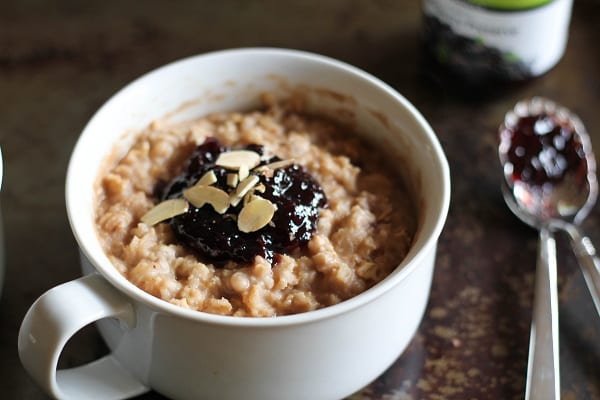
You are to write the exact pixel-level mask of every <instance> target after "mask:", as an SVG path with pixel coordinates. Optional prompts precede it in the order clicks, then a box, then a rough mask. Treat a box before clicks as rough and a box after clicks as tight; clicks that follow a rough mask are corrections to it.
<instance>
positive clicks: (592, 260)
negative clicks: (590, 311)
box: [564, 224, 600, 314]
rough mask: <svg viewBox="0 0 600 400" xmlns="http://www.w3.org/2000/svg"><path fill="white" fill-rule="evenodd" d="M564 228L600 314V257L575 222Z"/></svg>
mask: <svg viewBox="0 0 600 400" xmlns="http://www.w3.org/2000/svg"><path fill="white" fill-rule="evenodd" d="M564 230H565V231H566V232H567V234H568V235H569V238H570V239H571V245H572V246H573V251H574V253H575V255H576V256H577V260H578V261H579V266H580V267H581V272H582V273H583V277H584V278H585V283H586V284H587V287H588V289H589V291H590V295H591V296H592V300H593V301H594V305H595V306H596V311H597V312H598V314H600V259H599V258H598V256H597V255H596V249H595V248H594V245H593V244H592V241H591V240H590V238H589V237H587V236H585V235H583V234H582V233H581V231H580V230H579V228H578V227H577V226H576V225H573V224H567V225H565V226H564Z"/></svg>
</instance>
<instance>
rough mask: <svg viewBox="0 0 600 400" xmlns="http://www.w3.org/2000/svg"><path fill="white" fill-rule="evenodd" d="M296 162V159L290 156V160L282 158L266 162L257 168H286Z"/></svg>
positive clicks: (260, 169)
mask: <svg viewBox="0 0 600 400" xmlns="http://www.w3.org/2000/svg"><path fill="white" fill-rule="evenodd" d="M293 164H294V159H292V158H290V159H288V160H280V161H275V162H272V163H269V164H265V165H261V166H260V167H258V168H256V171H263V170H265V171H266V170H269V169H271V170H276V169H280V168H286V167H289V166H290V165H293Z"/></svg>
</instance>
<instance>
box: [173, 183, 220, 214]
mask: <svg viewBox="0 0 600 400" xmlns="http://www.w3.org/2000/svg"><path fill="white" fill-rule="evenodd" d="M183 197H185V198H186V199H187V200H188V201H189V202H190V203H192V204H193V205H194V207H197V208H200V207H202V206H204V205H205V204H206V203H208V204H210V205H211V206H212V207H213V208H214V209H215V211H216V212H218V213H219V214H223V213H224V212H225V211H227V209H228V208H229V195H228V194H227V192H225V191H223V190H221V189H219V188H216V187H214V186H204V185H194V186H192V187H191V188H189V189H186V190H184V191H183Z"/></svg>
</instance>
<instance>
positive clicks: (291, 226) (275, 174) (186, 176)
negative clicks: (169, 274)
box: [157, 138, 327, 262]
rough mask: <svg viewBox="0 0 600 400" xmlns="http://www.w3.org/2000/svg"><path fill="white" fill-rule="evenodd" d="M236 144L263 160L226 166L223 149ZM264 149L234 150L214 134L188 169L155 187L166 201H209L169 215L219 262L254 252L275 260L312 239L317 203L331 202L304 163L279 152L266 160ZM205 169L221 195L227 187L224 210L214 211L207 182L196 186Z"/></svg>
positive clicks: (181, 235) (186, 238)
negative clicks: (287, 159)
mask: <svg viewBox="0 0 600 400" xmlns="http://www.w3.org/2000/svg"><path fill="white" fill-rule="evenodd" d="M238 150H249V151H251V152H255V153H257V154H258V155H259V156H261V159H260V162H259V163H258V165H251V166H250V167H249V168H248V166H240V167H239V171H232V170H231V166H230V165H228V166H227V168H225V167H223V166H220V165H219V155H221V154H222V153H229V154H228V156H231V152H236V151H238ZM239 153H240V155H245V156H247V155H248V154H241V153H245V152H239ZM263 154H264V149H263V147H262V146H259V145H249V146H246V147H245V148H243V149H235V150H232V149H229V148H227V147H225V146H222V145H221V144H220V143H219V142H218V141H217V140H216V139H214V138H208V139H206V140H205V142H204V143H203V144H201V145H200V146H198V147H197V148H196V149H195V150H194V152H193V154H192V156H191V158H190V159H189V163H188V166H187V169H186V170H185V172H184V173H183V174H182V175H180V176H178V177H176V178H175V179H173V180H172V181H171V182H170V183H168V184H167V185H166V187H165V188H160V189H159V190H157V191H162V194H161V195H160V197H161V198H160V200H163V201H164V200H168V199H178V198H184V197H185V198H186V199H187V200H189V201H190V202H191V203H194V201H199V203H197V204H201V203H202V201H203V200H206V201H207V202H206V203H205V204H203V205H201V206H194V205H193V204H190V207H189V209H188V210H187V211H186V212H184V213H181V214H179V215H176V216H174V217H173V218H171V219H170V224H171V227H172V229H173V232H174V233H175V236H176V238H177V239H178V240H179V241H180V242H182V243H184V244H185V245H187V246H188V247H190V248H192V249H194V250H196V251H197V252H198V254H200V255H202V256H204V257H206V258H208V259H210V260H211V261H215V262H225V261H229V260H232V261H238V262H251V261H252V260H254V257H255V256H261V257H263V258H265V259H266V260H267V261H269V262H273V261H274V260H276V259H277V258H278V257H276V255H277V254H285V253H289V252H291V251H293V250H294V249H296V248H298V247H300V246H302V245H304V244H306V243H307V242H308V241H309V240H310V239H311V237H312V235H313V234H314V232H315V230H316V227H317V222H318V218H319V208H322V207H326V206H327V199H326V197H325V193H324V192H323V190H322V188H321V187H320V186H319V184H318V183H317V182H316V181H315V179H314V178H313V177H312V176H311V175H310V174H309V173H308V172H307V171H306V170H305V169H304V168H303V167H301V166H299V165H297V164H295V163H293V162H285V161H282V160H281V159H279V158H278V157H270V158H268V159H266V160H265V159H264V157H263ZM229 158H231V157H229ZM241 158H243V157H241ZM246 158H247V157H246ZM224 164H225V163H224ZM227 164H229V162H228V163H227ZM244 169H246V171H244ZM211 171H212V173H211ZM207 173H208V174H210V175H211V176H210V178H211V179H210V180H209V182H210V181H213V180H214V178H216V181H214V182H212V183H210V186H211V191H212V192H218V193H216V194H219V195H221V196H222V195H223V193H222V192H225V193H226V194H227V195H228V196H229V198H230V199H231V201H230V204H229V206H228V208H227V209H226V210H225V211H224V212H218V211H216V209H218V208H219V207H216V202H215V201H213V199H212V197H210V196H212V195H214V194H215V193H212V192H211V193H210V196H209V195H208V193H207V194H206V198H204V197H203V193H202V190H204V188H200V190H196V189H197V186H196V188H193V187H194V186H195V185H196V183H197V182H198V181H199V180H200V179H201V178H202V177H203V176H205V175H206V174H207ZM213 173H214V177H213V176H212V174H213ZM234 173H235V174H238V175H239V179H238V177H236V178H235V179H232V174H234ZM245 175H248V176H245ZM232 182H236V185H232ZM234 186H235V187H234ZM190 188H192V189H190ZM217 189H218V190H217ZM194 190H196V191H197V192H200V193H199V195H198V196H196V195H197V194H198V193H191V192H192V191H194ZM191 194H194V196H196V197H193V196H191ZM236 196H237V197H236ZM256 199H258V202H256V203H254V204H253V206H252V207H249V208H247V209H246V211H245V212H244V213H242V214H243V215H242V216H241V215H240V212H241V211H242V210H243V209H244V207H246V206H247V204H248V202H252V201H253V200H256ZM210 201H213V203H215V206H213V204H212V203H210ZM256 210H258V211H256ZM273 210H275V211H274V212H273ZM221 211H222V210H221ZM249 211H251V212H249ZM260 212H263V213H266V214H264V215H263V214H260ZM252 213H254V214H255V215H252ZM257 213H258V214H257ZM248 215H250V217H248ZM265 216H266V218H267V219H265V218H264V217H265ZM242 217H243V218H246V220H245V221H244V223H243V224H241V223H239V222H241V221H238V219H239V218H242ZM261 218H262V220H261ZM256 224H258V225H256ZM240 226H244V227H245V229H244V230H252V229H253V228H250V229H247V228H248V227H253V226H255V227H257V228H258V229H256V230H254V231H250V232H243V231H242V230H240Z"/></svg>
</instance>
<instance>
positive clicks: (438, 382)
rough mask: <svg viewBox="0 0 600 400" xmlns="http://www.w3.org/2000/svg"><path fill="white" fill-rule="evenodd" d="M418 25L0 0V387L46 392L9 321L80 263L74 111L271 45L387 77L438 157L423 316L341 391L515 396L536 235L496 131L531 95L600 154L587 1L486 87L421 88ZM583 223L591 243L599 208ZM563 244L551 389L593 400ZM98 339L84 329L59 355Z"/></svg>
mask: <svg viewBox="0 0 600 400" xmlns="http://www.w3.org/2000/svg"><path fill="white" fill-rule="evenodd" d="M420 33H421V4H420V2H419V1H416V0H405V1H390V0H378V1H369V0H329V1H301V0H293V1H292V0H290V1H281V2H279V1H253V0H250V1H242V0H239V1H221V2H216V1H214V2H213V1H189V2H161V1H155V0H151V1H144V2H139V3H135V4H134V3H133V2H124V1H122V2H104V1H85V2H79V1H75V0H61V1H54V2H49V1H43V0H29V1H10V0H9V1H2V2H0V146H1V148H2V152H3V154H4V168H5V176H4V182H3V185H2V193H1V199H2V204H1V205H2V215H3V219H4V232H5V238H4V239H5V246H6V256H5V259H6V270H5V279H4V285H3V286H4V287H3V292H2V299H1V301H0V355H1V357H0V397H1V398H3V399H25V400H33V399H42V398H46V396H45V395H44V394H43V393H42V392H41V390H40V389H39V388H38V387H37V386H36V385H35V384H34V383H33V381H32V380H31V379H30V377H29V376H28V375H27V374H26V373H25V371H24V369H23V368H22V367H21V364H20V362H19V359H18V356H17V345H16V343H17V332H18V329H19V325H20V322H21V320H22V318H23V316H24V314H25V312H26V311H27V308H28V307H29V306H30V305H31V303H32V302H33V301H34V300H35V299H36V298H37V297H38V296H39V295H41V294H42V293H43V292H45V291H46V290H48V289H49V288H51V287H53V286H55V285H57V284H59V283H62V282H66V281H68V280H71V279H74V278H76V277H78V276H79V274H80V272H79V264H78V254H77V248H76V244H75V241H74V239H73V236H72V234H71V232H70V229H69V225H68V222H67V216H66V211H65V204H64V193H63V192H64V183H65V172H66V166H67V162H68V158H69V155H70V152H71V150H72V148H73V145H74V143H75V140H76V139H77V136H78V135H79V133H80V132H81V130H82V128H83V126H84V125H85V123H86V121H87V120H88V119H89V118H90V117H91V115H92V114H93V113H94V111H95V110H96V109H97V108H98V107H99V106H100V105H101V104H102V103H103V102H104V101H106V100H107V99H108V98H109V97H110V96H111V95H112V94H113V93H114V92H116V91H117V90H118V89H119V88H121V87H122V86H124V85H125V84H126V83H128V82H129V81H131V80H132V79H134V78H136V77H138V76H139V75H141V74H143V73H145V72H147V71H149V70H151V69H154V68H156V67H158V66H160V65H162V64H165V63H167V62H170V61H173V60H176V59H179V58H182V57H185V56H189V55H193V54H199V53H203V52H207V51H211V50H217V49H224V48H232V47H245V46H276V47H287V48H296V49H303V50H308V51H313V52H316V53H321V54H325V55H328V56H331V57H335V58H338V59H340V60H343V61H346V62H349V63H351V64H354V65H356V66H358V67H360V68H363V69H364V70H366V71H368V72H370V73H372V74H374V75H375V76H377V77H379V78H381V79H382V80H384V81H386V82H387V83H389V84H390V85H392V86H393V87H394V88H396V89H397V90H398V91H399V92H400V93H402V94H403V95H405V96H406V97H407V98H408V99H409V100H410V101H411V102H413V104H415V106H416V107H417V108H418V109H419V110H420V111H421V112H422V113H423V114H424V116H425V117H426V118H427V120H428V121H429V122H430V123H431V125H432V126H433V128H434V130H435V131H436V133H437V134H438V136H439V138H440V140H441V143H442V145H443V147H444V150H445V152H446V154H447V156H448V159H449V162H450V168H451V178H452V185H453V188H452V202H451V208H450V214H449V217H448V222H447V225H446V227H445V229H444V231H443V233H442V236H441V238H440V243H439V248H438V258H437V264H436V272H435V275H434V279H433V285H432V288H431V298H430V303H429V306H428V308H427V311H426V315H425V318H424V320H423V323H422V324H421V326H420V328H419V331H418V333H417V335H416V336H415V338H414V340H413V341H412V343H411V344H410V346H409V347H408V349H407V350H406V352H405V353H404V354H403V355H402V356H401V357H400V358H399V359H398V360H397V361H396V363H395V364H394V365H393V366H392V367H391V368H390V369H389V370H388V371H387V372H385V373H384V374H383V375H382V376H381V377H379V378H378V379H377V380H376V381H375V382H373V383H372V384H371V385H369V386H368V387H366V388H364V389H363V390H361V391H360V392H358V393H356V394H355V395H353V396H351V399H354V400H362V399H403V400H404V399H521V398H523V394H524V389H525V372H526V363H527V352H528V341H529V326H530V322H531V304H532V296H533V292H532V285H533V277H534V270H535V259H536V245H537V234H536V232H535V231H534V230H532V229H530V228H528V227H526V226H524V225H523V224H522V223H521V222H520V221H518V220H517V219H516V218H515V217H513V216H512V215H511V214H510V212H509V211H508V210H507V208H506V206H505V205H504V203H503V200H502V196H501V194H500V190H499V182H500V179H501V172H500V169H499V168H498V162H497V155H496V154H497V153H496V146H497V138H496V131H497V127H498V125H499V124H500V122H501V121H502V118H503V115H504V113H505V112H506V111H507V110H508V109H510V108H511V107H512V106H513V104H514V103H515V102H516V101H517V100H519V99H521V98H524V97H529V96H533V95H542V96H546V97H549V98H551V99H554V100H556V101H558V102H560V103H562V104H564V105H565V106H567V107H569V108H571V109H572V110H573V111H575V112H576V113H578V114H579V115H580V117H581V118H582V119H583V121H584V123H585V125H586V126H587V128H588V130H589V131H590V133H591V135H592V141H593V144H594V146H595V147H596V148H598V149H600V50H599V48H600V46H599V44H598V41H599V40H600V2H599V1H598V0H577V1H575V5H574V9H573V18H572V23H571V28H570V38H569V43H568V47H567V51H566V53H565V55H564V57H563V59H562V60H561V62H560V63H559V64H558V65H557V66H556V67H555V68H554V69H552V70H551V71H550V72H549V73H547V74H546V75H544V76H542V77H540V78H538V79H535V80H533V81H531V82H528V83H527V84H524V85H519V86H517V87H514V88H510V90H504V91H503V92H502V93H497V94H496V95H492V96H486V97H485V98H484V97H477V96H469V99H466V98H465V97H464V96H461V95H458V94H457V93H456V92H454V91H448V90H445V89H443V88H440V87H438V86H436V85H433V84H431V82H430V81H429V80H428V79H427V74H426V73H424V72H427V71H424V67H423V64H422V63H421V62H420V55H421V43H420V40H419V39H420ZM584 229H585V230H586V231H587V232H588V233H589V235H590V236H591V238H592V240H593V241H594V242H595V243H597V244H598V245H599V246H600V211H599V209H598V207H596V208H595V209H594V210H593V211H592V213H591V215H590V216H589V217H588V219H587V220H586V222H585V223H584ZM558 240H559V290H560V292H559V302H560V360H561V378H562V398H563V399H566V400H574V399H600V318H599V316H598V315H597V314H596V312H595V310H594V308H593V305H592V301H591V298H590V297H589V295H588V293H587V289H586V287H585V285H584V282H583V278H582V276H581V273H580V272H579V270H578V268H577V264H576V262H575V260H574V258H573V256H572V254H571V252H570V250H569V248H568V247H567V245H566V240H565V238H564V237H559V238H558ZM106 352H107V350H106V348H105V346H104V344H103V343H102V340H101V339H100V337H99V335H98V334H97V332H96V331H95V329H94V328H93V327H89V328H85V329H84V330H83V331H82V332H81V333H80V334H79V335H77V336H76V337H75V338H73V340H72V341H71V342H69V344H68V345H67V349H66V350H65V352H64V353H63V355H62V357H61V361H60V365H61V366H63V367H67V366H74V365H78V364H81V363H83V362H87V361H90V360H93V359H95V358H96V357H98V356H100V355H102V354H105V353H106ZM158 398H161V396H160V395H159V394H156V393H149V394H146V395H144V396H141V397H140V399H158ZM282 399H285V393H282Z"/></svg>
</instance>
